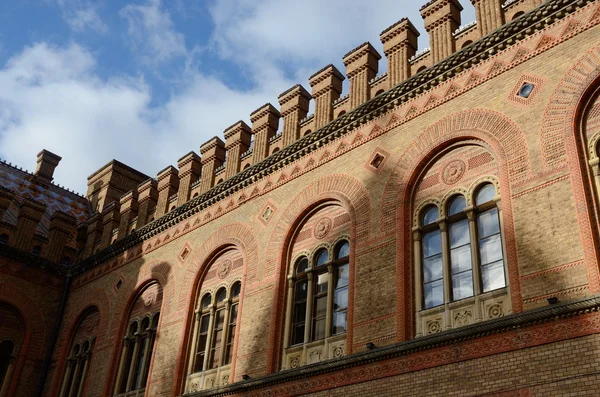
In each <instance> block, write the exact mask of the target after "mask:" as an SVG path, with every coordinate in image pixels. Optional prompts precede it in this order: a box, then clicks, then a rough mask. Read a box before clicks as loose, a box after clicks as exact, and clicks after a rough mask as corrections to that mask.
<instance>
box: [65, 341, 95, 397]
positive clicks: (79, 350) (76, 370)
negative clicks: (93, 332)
mask: <svg viewBox="0 0 600 397" xmlns="http://www.w3.org/2000/svg"><path fill="white" fill-rule="evenodd" d="M95 344H96V338H95V337H91V338H86V339H83V340H79V341H76V342H75V343H73V348H72V349H71V353H70V354H69V356H68V358H67V367H66V370H65V373H64V376H63V380H62V383H61V386H60V392H59V393H58V396H59V397H78V396H81V395H83V389H84V387H85V384H86V380H87V375H88V371H89V367H90V363H91V362H92V356H93V353H94V347H95Z"/></svg>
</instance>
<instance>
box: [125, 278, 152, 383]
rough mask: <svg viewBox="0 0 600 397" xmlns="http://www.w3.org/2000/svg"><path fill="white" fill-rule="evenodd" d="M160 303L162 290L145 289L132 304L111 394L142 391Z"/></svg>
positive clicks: (148, 368)
mask: <svg viewBox="0 0 600 397" xmlns="http://www.w3.org/2000/svg"><path fill="white" fill-rule="evenodd" d="M161 304H162V287H161V286H160V284H159V283H157V282H154V283H151V284H150V285H148V286H146V288H144V290H142V291H141V292H140V293H139V294H138V296H137V298H136V299H135V301H134V304H133V306H132V308H131V313H130V315H129V320H128V322H127V331H126V334H125V336H124V338H123V347H122V350H121V357H120V360H119V367H118V372H117V379H116V383H115V394H117V395H121V394H123V395H128V394H127V393H129V392H134V391H135V392H137V393H138V394H139V393H142V394H143V392H144V390H145V388H146V383H147V381H148V375H149V370H150V362H151V360H152V354H153V352H154V344H155V341H156V331H157V329H158V322H159V316H160V307H161Z"/></svg>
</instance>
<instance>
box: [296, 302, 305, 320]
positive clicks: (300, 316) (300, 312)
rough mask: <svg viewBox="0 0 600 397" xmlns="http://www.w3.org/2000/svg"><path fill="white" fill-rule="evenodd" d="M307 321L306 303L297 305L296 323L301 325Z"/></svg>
mask: <svg viewBox="0 0 600 397" xmlns="http://www.w3.org/2000/svg"><path fill="white" fill-rule="evenodd" d="M305 320H306V304H305V302H302V303H298V304H296V308H295V310H294V322H295V323H300V322H304V321H305Z"/></svg>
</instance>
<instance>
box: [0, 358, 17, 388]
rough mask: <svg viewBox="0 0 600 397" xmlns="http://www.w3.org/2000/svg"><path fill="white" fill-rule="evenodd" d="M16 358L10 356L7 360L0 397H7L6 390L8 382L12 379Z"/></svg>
mask: <svg viewBox="0 0 600 397" xmlns="http://www.w3.org/2000/svg"><path fill="white" fill-rule="evenodd" d="M16 361H17V358H16V357H15V356H11V357H10V358H9V359H8V368H7V369H6V375H5V376H4V381H3V382H2V385H0V386H1V387H2V389H0V397H8V388H9V387H10V381H11V378H12V374H13V371H14V370H15V363H16Z"/></svg>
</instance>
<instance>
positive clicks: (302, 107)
mask: <svg viewBox="0 0 600 397" xmlns="http://www.w3.org/2000/svg"><path fill="white" fill-rule="evenodd" d="M311 98H312V97H311V95H310V94H309V93H308V91H306V89H305V88H304V87H302V86H301V85H300V84H296V85H295V86H293V87H292V88H290V89H288V90H286V91H284V92H283V93H282V94H280V95H279V98H278V100H279V104H280V105H281V117H282V118H283V132H282V139H283V147H286V146H289V145H291V144H292V143H294V142H295V141H297V140H298V139H299V138H300V121H301V120H302V119H304V118H305V117H306V115H307V114H308V107H309V103H310V100H311Z"/></svg>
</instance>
